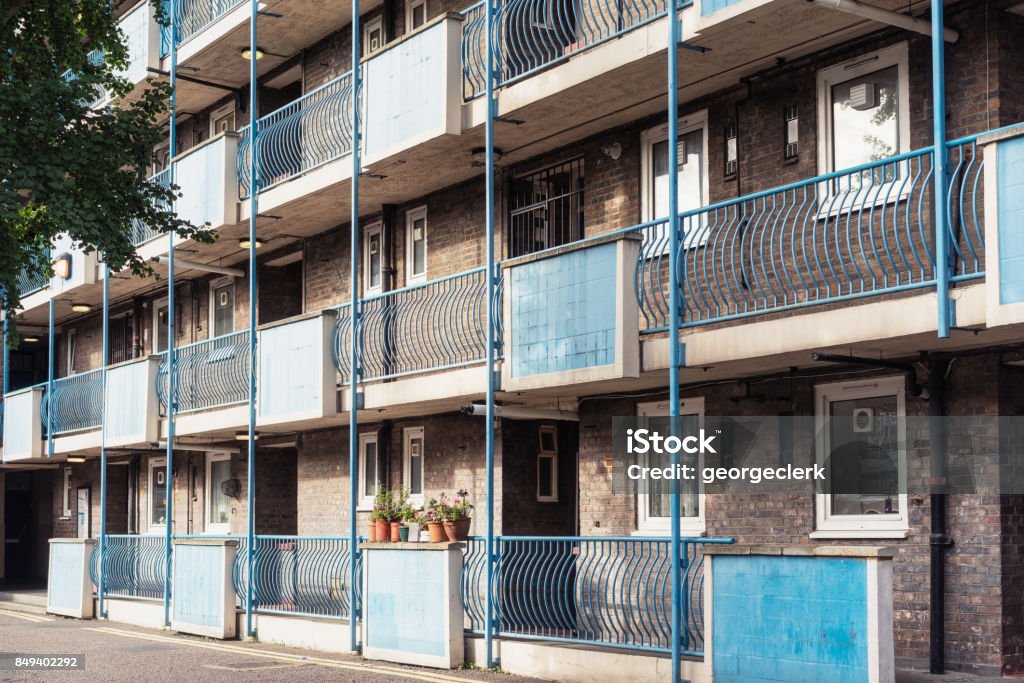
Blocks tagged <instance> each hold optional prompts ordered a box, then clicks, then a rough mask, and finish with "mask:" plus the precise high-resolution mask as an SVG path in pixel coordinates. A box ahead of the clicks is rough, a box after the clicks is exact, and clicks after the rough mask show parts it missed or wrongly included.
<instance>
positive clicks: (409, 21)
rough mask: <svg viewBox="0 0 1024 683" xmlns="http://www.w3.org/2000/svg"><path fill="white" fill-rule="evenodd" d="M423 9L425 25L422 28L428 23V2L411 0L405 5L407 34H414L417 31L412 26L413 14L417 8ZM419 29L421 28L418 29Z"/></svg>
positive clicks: (425, 0)
mask: <svg viewBox="0 0 1024 683" xmlns="http://www.w3.org/2000/svg"><path fill="white" fill-rule="evenodd" d="M420 6H422V7H423V23H422V24H420V26H424V25H426V23H427V20H428V18H429V17H428V16H427V0H409V1H408V2H406V3H405V32H406V33H412V32H413V31H415V30H416V29H415V28H413V26H412V13H413V10H415V9H416V8H417V7H420ZM417 28H419V27H417Z"/></svg>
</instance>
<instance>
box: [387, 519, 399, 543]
mask: <svg viewBox="0 0 1024 683" xmlns="http://www.w3.org/2000/svg"><path fill="white" fill-rule="evenodd" d="M390 526H391V530H390V532H389V533H390V534H391V542H392V543H398V542H400V541H401V540H402V523H401V522H391V524H390Z"/></svg>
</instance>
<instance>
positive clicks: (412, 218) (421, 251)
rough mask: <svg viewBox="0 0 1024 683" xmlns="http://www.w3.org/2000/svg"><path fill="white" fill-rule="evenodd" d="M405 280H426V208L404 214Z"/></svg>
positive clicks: (422, 207)
mask: <svg viewBox="0 0 1024 683" xmlns="http://www.w3.org/2000/svg"><path fill="white" fill-rule="evenodd" d="M405 243H406V245H407V247H406V254H405V263H406V268H405V272H406V279H407V280H408V281H409V282H421V281H423V280H426V279H427V207H425V206H421V207H419V208H418V209H413V210H412V211H409V212H408V213H406V214H405Z"/></svg>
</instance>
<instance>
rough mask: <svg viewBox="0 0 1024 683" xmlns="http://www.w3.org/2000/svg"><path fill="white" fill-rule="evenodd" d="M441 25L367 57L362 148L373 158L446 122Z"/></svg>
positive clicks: (442, 29)
mask: <svg viewBox="0 0 1024 683" xmlns="http://www.w3.org/2000/svg"><path fill="white" fill-rule="evenodd" d="M444 29H445V25H444V22H441V23H438V24H436V25H434V26H433V27H431V28H429V29H427V30H425V31H421V32H420V33H417V34H415V35H413V36H411V37H410V38H408V39H407V40H404V41H402V42H401V43H399V44H398V45H396V46H394V47H392V48H390V49H388V50H386V51H384V52H382V53H381V54H379V55H377V56H376V57H373V58H372V59H370V61H369V62H367V64H366V67H365V68H366V77H365V79H364V81H363V97H364V98H365V104H364V106H365V108H366V117H365V123H366V130H365V131H364V133H363V144H364V150H365V154H366V156H367V157H372V156H374V155H376V154H379V153H381V152H383V151H384V150H387V149H389V148H393V147H395V146H396V145H402V144H403V143H407V142H411V141H413V140H414V138H416V137H417V136H419V135H422V134H423V133H427V132H429V131H432V130H437V129H438V128H439V127H440V126H442V125H444V122H445V118H444V117H445V104H446V102H445V99H446V97H447V94H448V90H447V87H446V84H445V69H446V64H445V55H446V53H447V51H448V50H447V46H446V45H445V41H444V38H445V35H446V34H445V30H444Z"/></svg>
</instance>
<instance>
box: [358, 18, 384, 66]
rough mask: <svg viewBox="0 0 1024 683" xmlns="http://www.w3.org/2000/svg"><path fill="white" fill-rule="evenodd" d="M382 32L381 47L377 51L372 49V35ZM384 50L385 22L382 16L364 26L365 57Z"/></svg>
mask: <svg viewBox="0 0 1024 683" xmlns="http://www.w3.org/2000/svg"><path fill="white" fill-rule="evenodd" d="M375 30H376V31H380V46H379V47H378V48H377V49H376V50H372V49H370V34H371V33H373V32H374V31H375ZM382 49H384V21H383V19H382V18H381V16H380V15H377V16H376V17H374V18H373V19H370V20H369V21H368V22H366V23H365V24H364V25H363V56H364V57H369V56H370V55H372V54H376V53H377V52H380V51H381V50H382Z"/></svg>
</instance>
